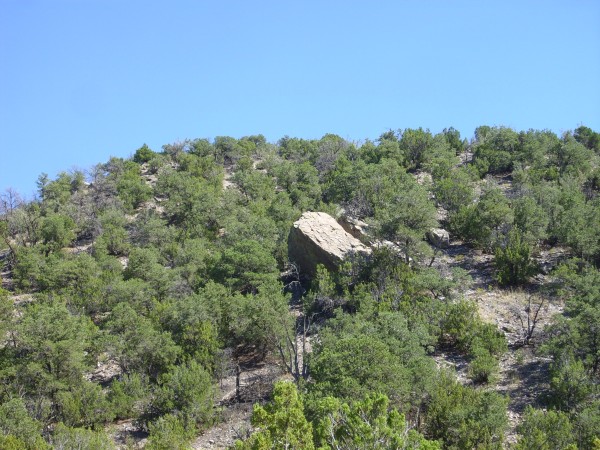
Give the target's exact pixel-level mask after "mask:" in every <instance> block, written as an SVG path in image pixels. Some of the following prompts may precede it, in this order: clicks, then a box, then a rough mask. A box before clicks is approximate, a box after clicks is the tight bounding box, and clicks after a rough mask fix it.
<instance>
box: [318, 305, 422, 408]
mask: <svg viewBox="0 0 600 450" xmlns="http://www.w3.org/2000/svg"><path fill="white" fill-rule="evenodd" d="M423 333H424V330H410V329H409V328H408V324H407V321H406V319H405V318H404V317H403V316H402V314H401V313H392V312H390V313H381V314H377V315H376V316H375V317H369V316H363V315H354V316H351V315H345V314H344V315H340V316H339V318H337V319H335V320H332V321H331V322H330V324H329V326H328V327H327V328H326V329H324V330H322V331H321V333H320V342H319V343H318V344H317V345H316V346H315V348H314V349H313V353H312V354H311V355H310V359H309V364H310V373H311V377H312V379H313V381H314V383H312V384H310V385H309V386H308V388H309V390H310V391H312V392H316V393H320V394H321V395H331V396H335V397H338V398H340V399H344V400H348V401H349V400H351V399H356V398H363V397H365V396H366V395H368V394H369V393H372V392H380V393H383V394H385V395H387V396H388V397H389V398H390V400H391V401H392V402H393V404H394V405H397V406H400V405H402V406H403V407H405V408H407V409H408V408H409V407H410V406H417V405H418V404H420V402H421V400H422V396H423V393H424V391H425V390H427V388H428V385H429V383H430V381H431V376H432V366H431V364H432V361H431V360H430V359H428V358H427V357H426V356H425V349H424V347H423V346H422V345H421V343H422V341H424V340H426V337H425V336H423Z"/></svg>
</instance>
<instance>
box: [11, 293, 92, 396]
mask: <svg viewBox="0 0 600 450" xmlns="http://www.w3.org/2000/svg"><path fill="white" fill-rule="evenodd" d="M16 331H17V333H16V342H15V344H16V347H17V349H18V351H19V356H20V358H19V365H20V368H19V371H18V377H19V379H20V380H21V383H22V386H23V387H24V388H25V389H27V390H29V391H33V392H45V393H48V394H52V393H55V392H57V391H60V390H67V389H68V388H69V387H70V386H77V385H78V384H80V383H81V372H82V371H83V370H84V369H85V368H87V367H89V363H90V361H89V357H87V356H86V355H88V354H89V353H88V352H89V351H90V350H91V343H92V340H93V338H94V337H95V336H94V335H95V332H96V327H95V326H94V325H93V323H92V322H91V320H90V319H89V318H87V317H82V316H76V315H73V314H71V313H70V312H69V311H68V310H67V308H66V307H65V306H64V305H63V304H62V303H60V302H59V301H52V302H48V303H46V302H44V303H33V304H31V305H30V306H28V307H27V308H26V309H25V311H24V315H23V319H22V321H21V323H20V324H18V326H17V329H16Z"/></svg>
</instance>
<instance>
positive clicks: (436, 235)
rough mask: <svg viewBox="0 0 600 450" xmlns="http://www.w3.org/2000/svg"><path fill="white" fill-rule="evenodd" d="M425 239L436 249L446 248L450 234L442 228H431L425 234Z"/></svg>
mask: <svg viewBox="0 0 600 450" xmlns="http://www.w3.org/2000/svg"><path fill="white" fill-rule="evenodd" d="M427 239H429V242H431V244H432V245H434V246H436V247H437V248H447V247H448V246H449V245H450V233H448V232H447V231H446V230H444V229H443V228H433V229H432V230H429V231H428V232H427Z"/></svg>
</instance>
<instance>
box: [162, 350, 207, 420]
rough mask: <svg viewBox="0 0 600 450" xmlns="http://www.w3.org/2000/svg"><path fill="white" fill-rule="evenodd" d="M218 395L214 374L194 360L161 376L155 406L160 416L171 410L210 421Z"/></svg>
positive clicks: (193, 418) (183, 415)
mask: <svg viewBox="0 0 600 450" xmlns="http://www.w3.org/2000/svg"><path fill="white" fill-rule="evenodd" d="M214 397H215V392H214V389H213V386H212V380H211V377H210V374H209V373H208V372H207V371H206V370H204V368H203V367H202V366H200V365H199V364H198V363H197V362H195V361H193V360H191V361H189V362H187V363H184V364H181V365H179V366H175V367H172V368H171V369H170V370H169V372H167V373H164V374H163V375H161V376H160V378H159V380H158V388H157V390H156V392H155V398H154V400H153V402H152V408H153V411H154V412H156V413H157V414H159V415H164V414H167V413H170V414H175V415H178V416H182V417H184V418H185V419H186V420H187V421H190V422H191V423H197V424H208V423H210V421H211V420H212V419H213V418H214V412H213V404H214Z"/></svg>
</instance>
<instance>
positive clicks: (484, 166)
mask: <svg viewBox="0 0 600 450" xmlns="http://www.w3.org/2000/svg"><path fill="white" fill-rule="evenodd" d="M519 151H520V141H519V135H518V134H517V133H516V132H515V131H514V130H512V129H510V128H505V127H493V128H490V127H486V126H483V127H478V128H477V129H476V130H475V142H474V144H473V158H474V164H475V166H476V167H477V169H478V170H479V173H480V175H481V176H483V175H485V174H487V173H503V172H510V171H511V170H512V168H513V161H514V155H515V153H517V152H519Z"/></svg>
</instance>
